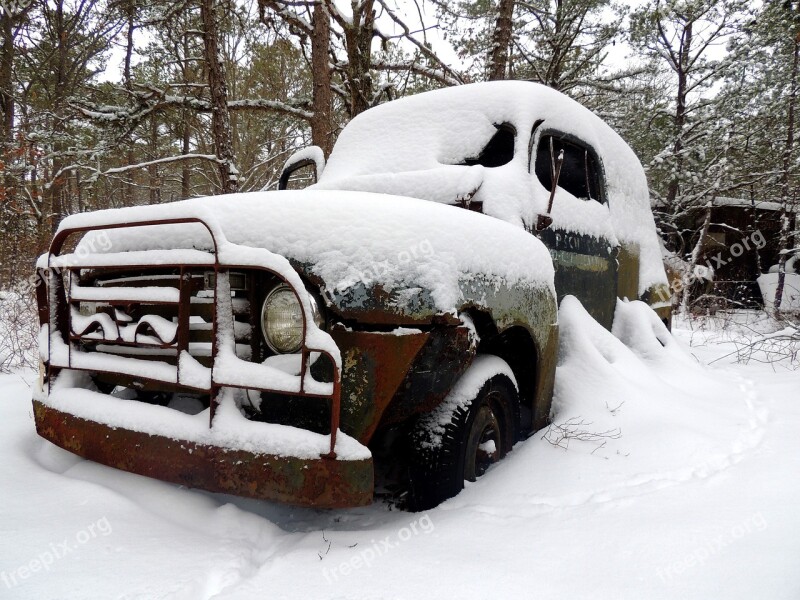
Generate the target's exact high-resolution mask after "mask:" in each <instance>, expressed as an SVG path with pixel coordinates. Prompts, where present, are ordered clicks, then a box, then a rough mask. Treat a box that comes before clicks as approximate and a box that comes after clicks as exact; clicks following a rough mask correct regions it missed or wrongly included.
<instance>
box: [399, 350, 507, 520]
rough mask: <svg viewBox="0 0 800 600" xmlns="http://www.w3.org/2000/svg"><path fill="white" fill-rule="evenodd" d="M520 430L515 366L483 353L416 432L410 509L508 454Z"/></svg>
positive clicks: (447, 493)
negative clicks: (512, 371) (513, 370)
mask: <svg viewBox="0 0 800 600" xmlns="http://www.w3.org/2000/svg"><path fill="white" fill-rule="evenodd" d="M481 380H483V381H481ZM518 428H519V396H518V393H517V387H516V383H515V381H514V376H513V374H512V373H511V368H510V367H509V366H508V364H507V363H506V362H505V361H503V360H502V359H500V358H498V357H496V356H488V355H487V356H479V357H478V358H476V359H475V363H473V365H472V366H471V367H470V368H469V369H468V370H467V372H466V373H465V374H464V376H463V377H462V379H461V380H460V381H459V382H458V384H457V385H456V386H455V388H454V389H453V391H452V392H451V393H450V394H449V395H448V397H447V398H446V399H445V400H444V401H443V402H442V404H441V405H440V406H439V407H438V408H437V409H436V410H434V411H433V412H432V413H430V414H428V415H424V416H423V417H422V418H420V419H419V421H418V422H417V423H416V425H415V427H414V430H413V432H412V435H411V467H410V470H409V499H408V505H409V506H408V507H409V508H410V509H411V510H414V511H419V510H427V509H429V508H433V507H434V506H437V505H438V504H439V503H441V502H443V501H444V500H447V499H448V498H452V497H453V496H455V495H456V494H458V493H459V492H460V491H461V490H462V489H463V488H464V481H465V480H466V481H475V480H476V479H477V478H478V477H480V476H481V475H483V474H484V473H485V472H486V471H487V470H488V469H489V467H490V466H491V465H492V464H493V463H495V462H497V461H498V460H500V459H501V458H503V457H504V456H505V455H506V454H507V453H508V452H509V451H510V450H511V447H512V446H513V445H514V442H515V441H516V435H517V431H518Z"/></svg>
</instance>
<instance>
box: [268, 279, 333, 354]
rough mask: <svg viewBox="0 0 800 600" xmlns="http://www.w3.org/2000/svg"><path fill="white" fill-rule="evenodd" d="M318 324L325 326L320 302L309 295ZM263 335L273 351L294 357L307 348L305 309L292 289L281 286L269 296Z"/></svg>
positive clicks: (284, 285)
mask: <svg viewBox="0 0 800 600" xmlns="http://www.w3.org/2000/svg"><path fill="white" fill-rule="evenodd" d="M309 302H310V304H311V313H312V318H313V319H314V322H315V323H316V324H317V326H318V327H322V324H323V320H322V314H321V313H320V310H319V306H318V305H317V301H316V300H315V299H314V298H313V297H312V296H311V295H309ZM261 332H262V333H263V334H264V340H265V341H266V342H267V345H268V346H269V347H270V348H271V349H272V351H273V352H277V353H278V354H291V353H293V352H297V351H298V350H300V347H301V346H302V345H303V309H302V307H301V306H300V302H298V300H297V296H295V294H294V292H293V291H292V288H290V287H289V286H288V285H286V284H281V285H279V286H277V287H276V288H275V289H274V290H272V291H271V292H270V293H269V294H267V298H266V300H264V305H263V306H262V307H261Z"/></svg>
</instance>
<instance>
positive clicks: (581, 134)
mask: <svg viewBox="0 0 800 600" xmlns="http://www.w3.org/2000/svg"><path fill="white" fill-rule="evenodd" d="M501 124H509V125H511V126H512V127H513V128H514V130H515V132H516V140H515V154H514V157H513V159H512V160H511V162H509V163H507V164H505V165H502V166H499V167H493V168H484V167H482V166H478V165H476V166H471V167H468V166H463V165H462V163H463V162H464V161H465V160H467V159H475V158H477V157H478V156H479V155H480V153H481V151H482V150H483V148H484V146H485V145H486V144H487V142H488V141H489V140H490V139H491V138H492V136H493V135H494V134H495V133H496V131H497V128H496V126H498V125H501ZM534 130H535V133H533V132H534ZM548 131H557V132H560V133H566V134H569V135H573V136H575V137H576V138H578V139H580V140H582V141H583V142H585V143H586V144H588V145H589V146H590V147H591V148H593V149H594V150H595V151H596V152H597V154H598V155H599V157H600V158H601V161H602V165H603V170H604V175H605V180H606V184H607V192H608V204H607V205H601V204H599V203H598V202H592V201H586V200H580V199H577V198H575V197H573V196H571V195H570V194H568V193H567V192H566V191H565V190H563V189H560V188H559V189H558V190H557V193H556V196H555V203H554V206H553V212H552V216H553V226H554V227H556V228H560V229H566V230H570V231H576V232H579V233H584V234H588V235H592V236H595V237H598V238H600V237H603V238H606V239H607V240H609V241H610V242H615V241H617V240H619V241H620V242H622V243H624V244H629V245H632V246H635V247H638V249H639V252H640V253H641V262H640V277H639V292H640V294H641V293H643V292H644V291H646V290H647V289H648V288H649V287H650V286H652V285H655V284H665V283H666V277H665V275H664V269H663V266H662V264H661V254H660V252H659V247H658V239H657V235H656V230H655V224H654V221H653V216H652V213H651V210H650V201H649V193H648V187H647V181H646V179H645V175H644V171H643V169H642V166H641V164H640V163H639V160H638V159H637V158H636V156H635V154H634V153H633V151H632V150H631V149H630V148H629V147H628V145H627V144H626V143H625V142H624V141H623V140H622V139H621V138H620V137H619V135H617V134H616V133H615V132H614V131H613V130H612V129H611V128H610V127H609V126H608V125H606V124H605V123H604V122H603V121H602V120H601V119H600V118H599V117H597V116H596V115H594V114H593V113H591V112H590V111H589V110H587V109H586V108H584V107H582V106H581V105H579V104H578V103H577V102H575V101H574V100H571V99H570V98H568V97H566V96H564V95H563V94H561V93H559V92H557V91H555V90H553V89H550V88H547V87H545V86H542V85H538V84H535V83H530V82H525V81H502V82H489V83H478V84H473V85H463V86H456V87H449V88H444V89H441V90H436V91H433V92H428V93H424V94H419V95H416V96H406V97H404V98H402V99H400V100H396V101H393V102H389V103H386V104H383V105H381V106H379V107H376V108H373V109H371V110H368V111H366V112H364V113H361V114H360V115H358V116H357V117H356V118H355V119H353V120H352V121H351V122H350V123H349V124H348V126H347V127H346V128H345V129H344V131H343V132H342V133H341V135H340V136H339V138H338V140H337V142H336V146H335V147H334V150H333V153H332V154H331V157H330V159H329V161H328V165H327V166H326V168H325V172H324V173H323V175H322V178H321V180H320V181H319V183H318V184H317V186H316V187H317V188H320V189H359V190H369V191H385V192H389V193H393V194H399V195H407V196H415V197H419V198H427V199H436V200H438V201H439V202H445V203H448V202H449V203H454V202H455V201H456V199H457V198H458V197H459V196H460V195H463V194H464V193H465V192H471V191H472V189H473V188H474V186H475V184H476V183H478V184H480V188H479V189H478V191H477V193H476V194H475V196H474V200H475V201H482V202H483V211H484V213H486V214H488V215H491V216H494V217H497V218H500V219H503V220H506V221H509V222H510V223H513V224H515V225H518V226H525V227H528V228H529V229H530V228H531V226H532V225H533V224H535V222H536V216H537V215H538V214H541V213H545V212H546V209H547V201H548V198H549V192H548V191H547V190H546V189H545V188H544V187H543V186H542V184H541V183H540V182H539V181H538V179H537V177H536V175H535V174H534V173H533V169H532V168H530V167H531V165H530V164H529V162H530V161H529V157H528V150H529V148H531V147H532V146H531V144H532V141H533V142H536V141H538V136H539V135H541V134H542V133H546V132H548ZM532 135H533V138H534V139H533V140H532V139H531V137H532ZM425 171H429V172H430V176H426V175H425Z"/></svg>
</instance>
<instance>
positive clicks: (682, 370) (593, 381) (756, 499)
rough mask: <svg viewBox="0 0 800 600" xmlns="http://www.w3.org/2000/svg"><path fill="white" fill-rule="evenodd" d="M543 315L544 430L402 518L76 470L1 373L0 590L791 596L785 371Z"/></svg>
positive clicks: (689, 329) (796, 375)
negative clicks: (547, 416)
mask: <svg viewBox="0 0 800 600" xmlns="http://www.w3.org/2000/svg"><path fill="white" fill-rule="evenodd" d="M562 310H563V313H562V321H561V333H562V344H561V356H560V359H559V360H560V364H559V367H558V370H557V374H556V393H557V405H556V411H555V414H554V423H555V425H560V426H561V430H559V428H558V427H555V426H554V427H553V428H551V430H550V431H549V433H548V432H547V431H542V432H539V433H537V434H536V435H535V436H534V437H532V438H531V439H529V440H527V441H525V442H522V443H519V444H517V446H516V447H515V449H514V451H513V452H511V453H510V454H509V455H508V456H507V457H506V458H505V459H504V460H503V461H501V462H500V463H499V464H497V465H495V466H494V467H493V468H492V469H490V470H489V472H488V473H487V474H486V475H485V476H484V477H482V478H481V479H479V480H478V481H477V482H475V483H472V484H468V485H467V489H465V490H464V491H463V492H462V493H461V494H460V495H459V496H457V497H456V498H454V499H452V500H450V501H448V502H446V503H444V504H443V505H442V506H440V507H439V508H437V509H434V510H430V511H427V512H425V513H419V514H409V513H404V512H402V511H397V510H392V509H391V508H390V507H389V506H387V505H386V504H385V503H383V502H378V503H376V504H374V505H372V506H370V507H365V508H359V509H352V510H332V511H315V510H304V509H297V508H292V507H283V506H279V505H276V504H271V503H268V502H256V501H250V500H244V499H240V498H234V497H231V496H225V495H215V494H207V493H203V492H199V491H195V490H187V489H183V488H180V487H177V486H173V485H169V484H165V483H162V482H159V481H154V480H150V479H147V478H145V477H140V476H137V475H131V474H129V473H124V472H121V471H117V470H114V469H111V468H108V467H104V466H101V465H98V464H95V463H92V462H89V461H85V460H81V459H79V458H77V457H75V456H73V455H71V454H70V453H68V452H65V451H63V450H61V449H59V448H56V447H54V446H52V445H51V444H49V443H47V442H45V441H44V440H41V439H39V438H38V437H37V436H36V434H35V431H34V425H33V419H32V415H31V409H30V389H29V386H30V385H31V382H32V379H33V378H34V377H35V374H34V373H33V372H31V371H25V372H22V373H21V376H2V377H0V433H1V434H2V435H0V453H2V456H3V460H2V461H0V489H2V494H1V495H0V497H2V510H0V597H2V598H9V599H13V600H42V599H51V598H59V599H65V600H73V599H75V600H77V599H90V598H91V599H95V598H115V599H120V600H123V599H124V600H207V599H210V598H215V599H217V600H233V599H242V600H252V599H253V598H287V599H288V598H298V599H306V598H337V599H353V600H363V599H364V598H381V599H386V600H389V599H398V600H400V599H407V598H431V599H450V598H463V599H466V600H472V599H476V600H477V599H484V598H531V597H536V598H539V597H541V598H570V599H572V598H581V599H601V600H602V599H609V600H612V599H613V600H641V599H643V598H646V599H648V600H674V599H676V598H681V599H684V600H708V599H709V598H725V599H726V600H752V599H754V598H759V599H761V598H768V599H770V600H796V599H797V598H798V597H800V574H798V572H797V557H798V556H800V513H798V510H797V506H798V503H800V480H798V478H797V476H796V474H797V465H798V462H799V461H800V439H798V436H797V431H798V429H800V407H798V404H797V397H798V393H799V392H800V370H794V371H791V370H787V368H786V366H788V365H787V364H785V363H784V362H779V363H772V364H762V363H760V362H756V361H755V360H753V361H751V362H750V363H748V364H739V363H738V362H737V360H738V358H737V354H736V350H737V348H738V347H740V346H739V342H737V341H736V339H737V338H738V336H740V335H742V334H744V333H747V335H750V336H755V335H756V334H755V333H754V331H755V330H758V331H761V329H760V326H758V324H754V323H752V322H749V321H748V322H747V323H742V324H741V326H740V325H739V324H737V323H736V322H734V321H732V320H731V319H730V318H724V317H723V316H722V315H720V316H719V317H718V318H717V319H715V320H698V321H681V320H678V321H676V323H675V330H674V335H670V334H668V333H666V332H665V331H664V330H662V329H659V328H658V327H657V325H656V323H655V322H654V321H653V319H652V317H651V316H648V313H647V312H646V311H645V310H644V309H643V308H642V307H641V306H640V305H636V304H633V303H631V304H629V305H623V306H622V307H620V310H621V312H620V313H618V315H617V320H616V323H617V324H618V328H617V329H615V334H616V336H619V338H618V337H616V336H615V335H612V334H610V333H609V332H607V331H605V330H603V329H602V328H601V327H599V326H597V325H596V324H595V323H593V322H592V321H591V320H590V319H589V318H588V316H587V315H586V314H585V312H584V311H583V310H582V308H581V307H580V306H577V305H576V304H575V302H574V301H569V302H566V301H565V305H564V306H563V307H562ZM748 314H752V315H755V313H748ZM765 331H767V329H765ZM768 331H773V329H772V328H769V329H768ZM659 339H660V340H661V342H665V343H666V345H665V346H662V345H661V343H660V342H659V341H658V340H659ZM621 340H625V341H626V343H628V344H630V348H627V347H625V346H624V345H623V344H622V343H621ZM659 348H660V349H659ZM695 357H697V358H695ZM763 358H764V357H763V356H761V357H760V358H759V360H761V359H763ZM711 362H713V365H712V366H710V367H707V366H704V364H706V363H711ZM23 379H24V380H23ZM163 410H165V411H166V410H167V409H163ZM570 420H572V423H573V426H572V428H571V429H570V425H569V424H568V423H567V422H568V421H570ZM581 421H582V422H583V423H584V424H583V425H580V426H578V425H575V424H576V423H579V422H581ZM560 431H561V433H563V435H561V433H559V432H560ZM570 431H571V433H570ZM606 431H608V432H611V433H608V434H606V435H605V436H603V435H602V434H603V432H606ZM614 432H618V433H619V436H618V437H616V438H615V437H614V435H613V433H614ZM545 433H547V438H546V439H542V438H543V436H544V435H545ZM579 434H581V435H579ZM560 435H561V439H559V436H560ZM548 439H549V440H550V441H549V442H548ZM557 442H560V444H557ZM603 442H605V445H604V446H602V444H603ZM56 552H57V554H56ZM498 557H499V558H500V561H499V562H500V564H499V566H498ZM165 565H168V568H165Z"/></svg>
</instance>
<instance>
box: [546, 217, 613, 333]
mask: <svg viewBox="0 0 800 600" xmlns="http://www.w3.org/2000/svg"><path fill="white" fill-rule="evenodd" d="M537 235H538V237H539V239H541V240H542V242H543V243H544V245H545V246H547V249H548V250H550V256H551V257H552V259H553V267H554V268H555V276H554V281H555V287H556V295H557V297H558V302H559V303H560V302H561V300H562V299H563V298H564V296H568V295H571V296H575V297H577V298H578V299H579V300H580V301H581V303H582V304H583V306H584V308H586V310H587V312H588V313H589V314H590V315H592V317H594V319H595V320H596V321H597V322H598V323H600V324H601V325H603V326H604V327H606V328H607V329H611V323H612V322H613V320H614V310H615V308H616V298H617V268H618V264H617V256H618V253H619V247H618V246H616V245H615V244H612V243H611V242H610V241H609V240H607V239H605V238H596V237H592V236H589V235H585V234H579V233H575V232H571V231H565V230H563V229H554V228H550V229H545V230H544V231H541V232H539V233H538V234H537Z"/></svg>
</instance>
